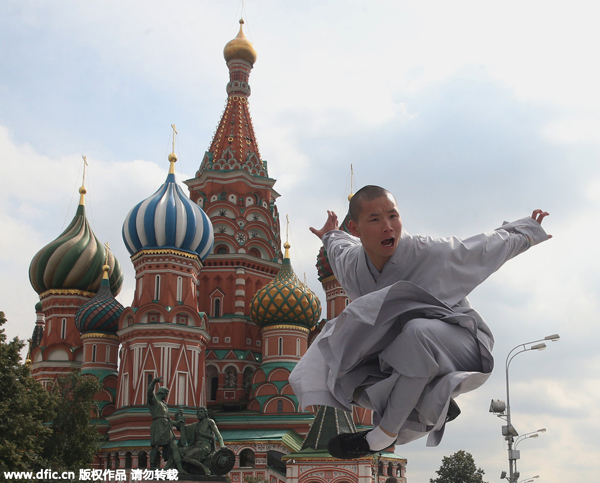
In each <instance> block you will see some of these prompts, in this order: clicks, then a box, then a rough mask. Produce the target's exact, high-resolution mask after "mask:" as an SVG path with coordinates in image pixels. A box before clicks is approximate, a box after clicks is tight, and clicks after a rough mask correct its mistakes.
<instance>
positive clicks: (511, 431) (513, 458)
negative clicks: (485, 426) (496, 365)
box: [490, 334, 560, 483]
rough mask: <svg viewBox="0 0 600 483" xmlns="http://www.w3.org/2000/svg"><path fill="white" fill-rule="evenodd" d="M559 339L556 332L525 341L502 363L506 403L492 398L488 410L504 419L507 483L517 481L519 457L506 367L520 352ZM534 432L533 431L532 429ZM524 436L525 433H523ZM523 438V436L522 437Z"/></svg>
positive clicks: (540, 349)
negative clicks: (504, 375) (504, 376)
mask: <svg viewBox="0 0 600 483" xmlns="http://www.w3.org/2000/svg"><path fill="white" fill-rule="evenodd" d="M559 339H560V336H559V335H558V334H552V335H547V336H546V337H544V338H543V339H538V340H533V341H531V342H525V343H524V344H519V345H518V346H516V347H513V349H512V350H511V351H510V352H509V353H508V356H506V363H505V365H504V367H505V372H506V403H504V401H500V400H498V399H492V404H491V406H490V412H493V413H496V414H497V416H498V417H503V418H505V420H506V425H505V426H502V436H504V439H506V441H507V442H508V471H509V474H508V478H507V480H508V483H517V480H518V478H519V474H518V473H517V471H516V467H517V460H518V459H519V457H520V455H519V451H518V450H516V449H514V447H513V443H514V442H515V439H514V438H515V437H517V436H519V433H517V430H516V429H515V428H514V426H513V425H512V420H511V413H510V387H509V377H508V369H509V368H510V363H511V362H512V360H513V359H514V358H515V357H516V356H518V355H519V354H522V353H523V352H528V351H533V350H537V351H542V350H544V349H545V348H546V344H545V343H544V341H552V342H556V341H557V340H559ZM534 432H535V431H534ZM523 436H525V435H523ZM523 439H525V438H523ZM502 473H503V475H502V476H501V478H505V476H506V472H502Z"/></svg>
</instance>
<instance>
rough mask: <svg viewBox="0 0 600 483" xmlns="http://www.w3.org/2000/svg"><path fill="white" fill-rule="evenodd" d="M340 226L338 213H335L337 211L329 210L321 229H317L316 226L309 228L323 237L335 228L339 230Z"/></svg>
mask: <svg viewBox="0 0 600 483" xmlns="http://www.w3.org/2000/svg"><path fill="white" fill-rule="evenodd" d="M339 227H340V226H339V223H338V218H337V215H336V214H335V212H333V211H329V210H327V221H326V222H325V224H324V225H323V228H321V229H320V230H317V229H316V228H313V227H312V226H311V227H310V228H309V229H310V231H312V232H313V233H314V234H315V235H317V236H318V237H319V238H321V239H322V238H323V235H325V233H329V232H330V231H333V230H338V229H339Z"/></svg>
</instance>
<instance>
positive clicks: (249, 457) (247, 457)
mask: <svg viewBox="0 0 600 483" xmlns="http://www.w3.org/2000/svg"><path fill="white" fill-rule="evenodd" d="M240 467H243V468H254V451H252V450H251V449H249V448H246V449H243V450H242V451H241V452H240Z"/></svg>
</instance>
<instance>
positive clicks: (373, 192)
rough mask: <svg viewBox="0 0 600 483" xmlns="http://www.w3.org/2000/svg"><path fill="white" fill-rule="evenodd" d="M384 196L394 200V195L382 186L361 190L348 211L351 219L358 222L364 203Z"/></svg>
mask: <svg viewBox="0 0 600 483" xmlns="http://www.w3.org/2000/svg"><path fill="white" fill-rule="evenodd" d="M384 196H391V197H392V198H394V195H392V193H390V192H389V191H388V190H386V189H385V188H382V187H381V186H375V185H371V184H370V185H367V186H364V187H362V188H361V189H359V190H358V191H357V192H356V193H355V194H354V196H353V197H352V198H351V199H350V208H349V210H348V211H349V214H350V219H351V220H353V221H355V222H357V221H358V217H359V216H360V213H361V211H362V204H363V201H371V200H374V199H377V198H381V197H384ZM394 200H395V198H394Z"/></svg>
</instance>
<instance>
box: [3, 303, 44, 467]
mask: <svg viewBox="0 0 600 483" xmlns="http://www.w3.org/2000/svg"><path fill="white" fill-rule="evenodd" d="M5 323H6V318H5V316H4V312H0V327H1V326H3V325H4V324H5ZM24 345H25V343H24V342H23V341H21V340H19V339H18V338H17V337H15V338H14V339H13V340H12V341H10V342H7V337H6V334H5V333H4V329H1V328H0V434H1V435H2V437H1V438H0V472H1V471H6V470H9V471H10V470H12V471H27V470H36V469H41V468H44V467H46V466H47V465H46V460H45V458H44V456H43V451H42V449H43V446H44V442H45V441H46V438H48V436H49V435H50V434H51V432H52V430H51V429H50V427H48V425H46V424H44V423H45V422H47V421H49V420H51V419H52V418H53V417H54V414H55V413H54V407H55V402H54V398H53V397H52V395H50V394H49V393H48V391H46V390H45V389H44V388H43V387H42V386H41V385H40V384H39V383H38V382H37V381H35V379H34V378H33V377H32V376H31V372H30V370H29V367H28V366H27V365H26V364H23V363H21V350H22V349H23V347H24Z"/></svg>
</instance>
